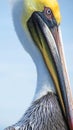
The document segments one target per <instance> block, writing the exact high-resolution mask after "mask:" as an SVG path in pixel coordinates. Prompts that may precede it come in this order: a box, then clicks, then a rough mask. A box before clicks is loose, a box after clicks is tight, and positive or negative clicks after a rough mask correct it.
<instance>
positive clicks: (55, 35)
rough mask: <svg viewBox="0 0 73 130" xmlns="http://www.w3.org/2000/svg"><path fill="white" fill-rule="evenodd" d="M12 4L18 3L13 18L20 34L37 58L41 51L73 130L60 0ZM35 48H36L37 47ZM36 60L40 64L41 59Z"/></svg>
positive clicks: (63, 110) (20, 37) (23, 0)
mask: <svg viewBox="0 0 73 130" xmlns="http://www.w3.org/2000/svg"><path fill="white" fill-rule="evenodd" d="M17 1H18V2H17ZM18 3H19V4H18ZM20 4H21V5H22V6H21V7H20ZM13 5H15V6H13V8H12V9H13V21H14V25H15V29H16V32H17V35H18V37H19V39H20V40H21V43H22V44H23V46H24V48H25V49H26V50H27V52H29V53H30V55H31V56H32V58H33V57H34V58H33V59H34V60H37V59H36V56H34V55H37V52H39V53H40V54H41V55H42V58H43V61H44V63H45V65H46V67H47V69H48V73H50V76H51V78H52V80H53V83H54V87H55V90H56V94H57V96H58V98H59V102H60V105H61V109H62V112H63V114H64V116H65V118H66V121H67V123H68V125H69V128H70V130H73V101H72V96H71V91H70V83H69V78H68V74H67V69H66V63H65V58H64V51H63V46H62V38H61V30H60V22H61V15H60V10H59V5H58V2H57V0H15V1H14V4H13ZM15 10H17V11H15ZM15 12H16V13H15ZM16 18H17V21H16ZM20 27H21V28H20ZM25 35H26V41H27V38H28V39H29V41H30V44H28V42H24V37H25ZM27 46H28V47H27ZM30 48H31V49H30ZM34 48H36V50H37V51H34ZM33 53H34V54H33ZM37 56H39V55H37ZM37 62H38V64H39V61H37ZM40 69H41V67H40Z"/></svg>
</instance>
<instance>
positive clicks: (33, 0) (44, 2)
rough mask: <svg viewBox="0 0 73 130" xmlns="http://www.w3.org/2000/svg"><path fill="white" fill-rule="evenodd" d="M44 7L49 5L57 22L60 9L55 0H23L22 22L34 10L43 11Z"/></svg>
mask: <svg viewBox="0 0 73 130" xmlns="http://www.w3.org/2000/svg"><path fill="white" fill-rule="evenodd" d="M44 7H49V8H50V9H51V10H52V12H53V14H54V17H55V19H56V21H57V23H58V24H59V23H60V21H61V15H60V9H59V5H58V2H57V0H24V11H23V22H25V24H26V21H27V20H28V19H29V18H30V16H31V14H32V13H33V12H34V11H43V10H44Z"/></svg>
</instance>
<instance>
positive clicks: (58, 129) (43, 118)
mask: <svg viewBox="0 0 73 130" xmlns="http://www.w3.org/2000/svg"><path fill="white" fill-rule="evenodd" d="M5 130H68V128H67V124H66V122H65V119H64V117H63V114H62V111H61V107H60V104H59V101H58V98H57V96H56V95H55V94H53V93H51V92H50V93H47V95H45V96H43V97H42V98H40V99H38V100H36V101H35V102H33V103H32V104H31V106H30V107H29V109H28V110H27V111H26V113H25V114H24V115H23V117H22V118H21V120H20V121H19V122H18V123H16V124H15V125H13V126H11V127H8V128H7V129H5Z"/></svg>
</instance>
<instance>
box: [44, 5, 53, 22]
mask: <svg viewBox="0 0 73 130" xmlns="http://www.w3.org/2000/svg"><path fill="white" fill-rule="evenodd" d="M48 9H49V8H48V7H44V15H45V16H46V17H47V19H49V20H51V19H52V17H53V14H52V12H51V14H48V13H47V11H48ZM50 10H51V9H50Z"/></svg>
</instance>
